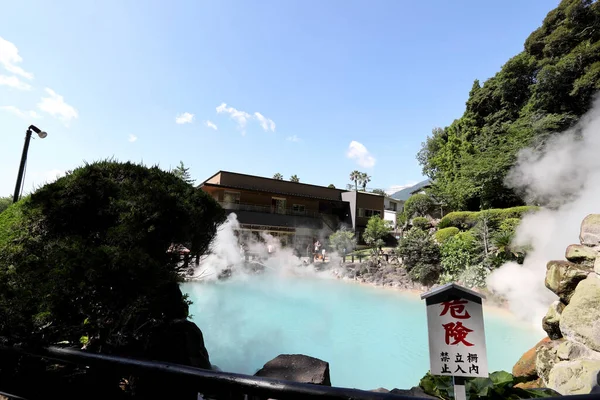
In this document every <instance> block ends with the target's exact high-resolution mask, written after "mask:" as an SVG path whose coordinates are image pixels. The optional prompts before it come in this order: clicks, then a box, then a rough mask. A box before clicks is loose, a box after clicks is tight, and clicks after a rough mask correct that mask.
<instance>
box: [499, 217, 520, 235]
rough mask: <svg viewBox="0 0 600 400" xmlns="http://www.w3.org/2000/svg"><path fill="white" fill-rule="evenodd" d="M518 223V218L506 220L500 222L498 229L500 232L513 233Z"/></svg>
mask: <svg viewBox="0 0 600 400" xmlns="http://www.w3.org/2000/svg"><path fill="white" fill-rule="evenodd" d="M520 223H521V219H520V218H506V219H505V220H504V221H502V222H500V225H499V226H498V229H499V230H500V231H502V232H508V233H515V231H516V230H517V227H518V226H519V224H520Z"/></svg>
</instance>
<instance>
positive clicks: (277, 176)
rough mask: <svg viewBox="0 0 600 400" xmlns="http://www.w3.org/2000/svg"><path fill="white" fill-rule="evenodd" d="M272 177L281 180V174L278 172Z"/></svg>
mask: <svg viewBox="0 0 600 400" xmlns="http://www.w3.org/2000/svg"><path fill="white" fill-rule="evenodd" d="M273 179H277V180H278V181H282V180H283V175H281V174H280V173H279V172H278V173H276V174H275V175H273Z"/></svg>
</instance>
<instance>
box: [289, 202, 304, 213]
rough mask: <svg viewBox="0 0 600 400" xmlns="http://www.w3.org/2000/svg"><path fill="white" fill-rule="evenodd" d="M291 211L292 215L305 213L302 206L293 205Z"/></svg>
mask: <svg viewBox="0 0 600 400" xmlns="http://www.w3.org/2000/svg"><path fill="white" fill-rule="evenodd" d="M292 211H293V212H294V214H304V212H305V211H306V207H305V206H304V204H294V205H293V206H292Z"/></svg>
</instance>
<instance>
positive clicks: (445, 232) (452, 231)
mask: <svg viewBox="0 0 600 400" xmlns="http://www.w3.org/2000/svg"><path fill="white" fill-rule="evenodd" d="M458 232H460V229H458V228H457V227H454V226H450V227H448V228H444V229H440V230H438V231H436V232H435V233H434V237H435V240H436V242H438V243H439V244H442V243H444V242H445V241H446V240H448V239H449V238H451V237H452V236H454V235H456V234H457V233H458Z"/></svg>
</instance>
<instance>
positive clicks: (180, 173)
mask: <svg viewBox="0 0 600 400" xmlns="http://www.w3.org/2000/svg"><path fill="white" fill-rule="evenodd" d="M173 174H175V176H176V177H178V178H179V179H182V180H183V181H184V182H185V183H189V184H190V185H192V184H194V181H195V180H194V179H192V176H191V175H190V169H189V168H187V167H186V166H185V165H184V164H183V161H179V165H178V166H177V167H175V169H174V170H173Z"/></svg>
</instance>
